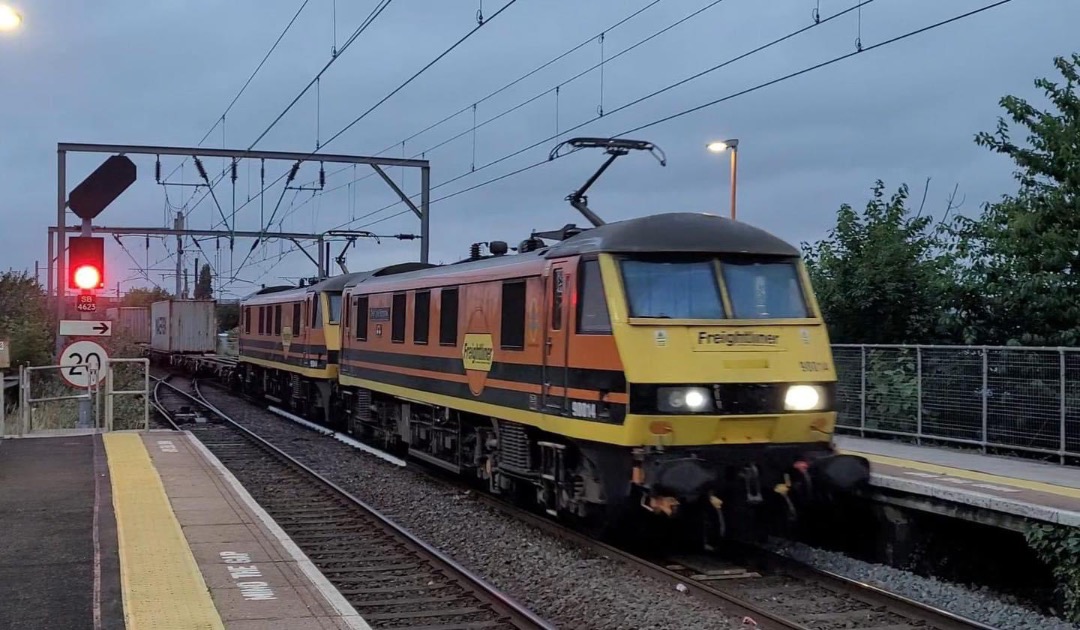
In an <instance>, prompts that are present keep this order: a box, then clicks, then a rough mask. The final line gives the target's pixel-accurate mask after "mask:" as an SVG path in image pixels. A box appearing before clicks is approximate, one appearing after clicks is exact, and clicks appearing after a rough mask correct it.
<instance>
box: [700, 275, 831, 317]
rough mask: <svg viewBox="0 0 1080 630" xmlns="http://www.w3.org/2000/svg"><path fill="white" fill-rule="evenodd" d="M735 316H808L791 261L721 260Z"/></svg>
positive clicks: (733, 315) (797, 276) (797, 277)
mask: <svg viewBox="0 0 1080 630" xmlns="http://www.w3.org/2000/svg"><path fill="white" fill-rule="evenodd" d="M720 269H721V272H722V273H723V275H724V284H725V285H726V286H727V292H728V296H730V298H731V307H732V309H733V310H734V311H735V312H734V313H732V317H733V318H735V319H786V318H792V319H795V318H803V317H809V316H810V314H809V309H808V308H807V307H806V299H805V298H804V297H803V292H802V287H801V286H800V283H799V272H798V269H796V267H795V263H793V262H790V261H781V262H771V261H770V262H743V261H737V262H736V261H725V260H721V262H720Z"/></svg>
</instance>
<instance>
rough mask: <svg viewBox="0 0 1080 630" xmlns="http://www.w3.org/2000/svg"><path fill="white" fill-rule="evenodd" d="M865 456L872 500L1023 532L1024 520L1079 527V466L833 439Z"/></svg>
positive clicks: (840, 437)
mask: <svg viewBox="0 0 1080 630" xmlns="http://www.w3.org/2000/svg"><path fill="white" fill-rule="evenodd" d="M836 445H837V448H838V449H840V451H842V452H846V453H851V454H856V455H861V456H863V457H866V458H867V459H868V460H869V461H870V467H871V480H870V483H871V488H872V489H871V491H870V492H871V497H872V498H873V499H874V500H875V501H878V502H881V503H885V504H892V505H896V506H899V507H904V508H909V509H917V510H922V511H926V512H933V513H937V514H942V515H945V516H949V517H954V518H963V519H966V520H969V521H973V522H978V523H983V524H987V525H993V526H996V527H1003V528H1007V529H1013V530H1017V531H1023V529H1024V528H1025V522H1026V521H1027V520H1036V521H1044V522H1048V523H1057V524H1060V525H1067V526H1071V527H1080V469H1078V468H1075V467H1070V466H1062V465H1058V464H1047V463H1041V462H1035V461H1025V460H1019V459H1014V458H1007V457H999V456H992V455H982V454H979V453H968V452H962V451H957V450H950V449H944V448H935V447H925V446H917V445H912V444H906V443H901V442H893V441H887V440H874V439H865V438H858V437H851V436H836Z"/></svg>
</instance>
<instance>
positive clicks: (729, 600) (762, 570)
mask: <svg viewBox="0 0 1080 630" xmlns="http://www.w3.org/2000/svg"><path fill="white" fill-rule="evenodd" d="M211 385H212V386H214V387H215V388H216V389H219V390H220V391H221V392H222V393H223V394H225V395H228V396H232V397H236V398H238V399H239V400H243V401H244V402H246V403H249V404H255V405H258V402H257V401H252V400H250V399H248V398H246V397H238V396H236V394H234V393H232V392H230V391H228V390H227V389H224V388H221V387H219V386H218V385H217V384H216V383H212V382H211ZM259 406H262V405H259ZM324 431H328V430H324ZM410 466H415V467H416V468H419V469H421V470H423V471H424V472H426V473H427V474H429V475H430V476H431V477H434V478H437V479H439V480H440V481H441V482H443V483H446V484H449V485H451V486H454V487H456V488H458V489H461V490H466V489H469V490H472V488H469V487H468V486H466V485H465V484H464V483H462V482H460V481H458V480H454V479H451V478H448V477H447V476H446V475H445V473H444V471H443V470H442V469H439V468H436V467H433V466H430V465H427V464H425V463H423V462H415V463H414V462H410ZM471 496H473V497H475V498H476V499H478V500H480V501H483V502H485V503H486V504H488V505H490V506H492V507H494V508H496V509H498V510H500V511H501V512H503V513H505V514H507V515H509V516H511V517H513V518H516V519H518V520H522V521H525V522H528V523H530V524H532V525H534V526H536V527H538V528H540V529H542V530H544V531H546V532H548V533H551V534H554V535H556V536H559V537H561V538H563V539H565V540H567V541H570V542H573V543H575V544H578V545H580V546H582V547H586V548H590V549H593V550H596V551H600V552H602V553H603V554H604V555H607V556H608V557H610V558H613V559H616V560H618V561H620V562H622V563H623V564H625V565H627V566H628V567H629V568H631V569H633V570H635V571H638V572H640V573H643V574H645V575H649V576H652V577H654V578H658V579H661V580H664V581H667V582H668V583H670V584H671V585H672V586H673V587H676V588H678V590H680V591H684V592H687V593H690V594H693V595H694V596H697V597H700V598H702V599H704V600H707V601H713V602H715V603H716V604H717V605H718V606H720V607H722V608H724V609H725V610H728V611H730V612H733V613H736V614H738V615H740V616H743V617H744V618H745V620H746V624H747V625H748V627H756V628H761V629H766V628H769V629H774V628H775V629H782V630H834V629H841V628H842V629H845V630H997V629H996V628H994V627H992V626H988V625H985V624H982V623H980V622H977V621H974V620H969V619H965V618H962V617H959V616H957V615H955V614H953V613H950V612H949V611H946V610H942V609H939V608H936V607H933V606H929V605H926V604H923V603H921V602H917V601H914V600H911V599H908V598H905V597H903V596H900V595H896V594H894V593H890V592H888V591H886V590H884V589H881V588H877V587H875V586H873V585H870V584H865V583H862V582H859V581H856V580H851V579H849V578H846V577H843V576H840V575H836V574H833V573H829V572H827V571H823V570H819V569H816V568H814V567H811V566H808V565H804V564H802V563H800V562H798V561H797V560H793V559H790V558H787V557H785V556H781V555H779V554H775V553H772V552H769V551H766V550H763V549H760V548H756V547H742V548H740V549H738V552H739V553H740V554H741V556H742V558H741V559H740V561H739V562H738V563H735V562H732V561H730V560H726V559H724V558H722V557H720V556H718V555H711V554H690V555H671V556H661V557H644V556H642V555H638V554H635V553H632V552H630V551H627V550H624V549H620V548H618V547H615V546H612V545H608V544H606V543H604V542H601V541H598V540H596V539H594V538H592V537H589V536H588V535H586V534H584V533H581V532H579V531H576V530H573V529H571V528H569V527H566V526H564V525H562V524H560V523H557V522H555V521H552V520H551V519H549V518H547V517H545V516H542V515H540V514H536V513H533V512H530V511H528V510H525V509H522V508H521V507H518V506H516V505H513V504H511V503H509V502H508V501H506V500H503V499H501V498H499V497H494V496H491V495H487V494H483V493H478V492H472V493H471Z"/></svg>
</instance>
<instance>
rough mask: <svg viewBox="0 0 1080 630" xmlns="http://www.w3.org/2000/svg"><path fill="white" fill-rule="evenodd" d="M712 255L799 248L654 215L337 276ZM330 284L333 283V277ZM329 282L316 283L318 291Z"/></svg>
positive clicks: (757, 231) (704, 219)
mask: <svg viewBox="0 0 1080 630" xmlns="http://www.w3.org/2000/svg"><path fill="white" fill-rule="evenodd" d="M601 252H603V253H628V254H633V253H663V252H672V253H712V254H759V255H764V256H784V257H797V256H799V250H798V249H796V248H795V247H793V246H792V245H790V244H789V243H787V242H786V241H784V240H782V239H780V238H778V237H776V236H773V235H772V234H770V233H768V232H766V231H765V230H762V229H761V228H756V227H753V226H751V225H747V224H745V223H739V222H737V221H732V220H731V219H726V218H724V217H720V216H716V215H711V214H702V213H693V212H678V213H669V214H657V215H652V216H648V217H642V218H637V219H627V220H625V221H619V222H617V223H607V224H605V225H601V226H599V227H594V228H589V229H586V230H585V231H583V232H581V233H579V234H575V235H574V236H572V237H570V238H568V239H566V240H564V241H560V242H558V243H556V244H554V245H552V246H550V247H543V248H540V249H537V250H535V251H531V252H526V253H523V254H505V255H502V256H486V257H484V258H478V259H475V260H472V259H469V260H462V261H460V262H457V263H452V264H447V265H424V264H422V263H402V264H399V265H391V266H389V267H383V268H381V269H377V270H373V271H367V272H358V273H352V274H347V275H344V276H338V278H340V279H341V284H340V285H338V286H341V287H353V286H356V285H359V284H362V283H366V282H372V281H375V282H377V281H378V279H379V278H380V277H388V278H393V279H395V280H408V279H413V278H418V277H430V276H439V275H443V274H453V273H456V272H462V271H470V270H475V269H484V268H488V267H500V266H504V265H513V264H521V263H525V262H527V261H528V260H530V259H534V260H535V258H538V257H539V258H561V257H564V256H576V255H580V254H591V253H601ZM331 280H333V279H331ZM327 282H329V281H324V282H323V283H322V284H321V285H317V286H318V287H319V289H320V290H326V289H325V288H324V287H325V286H326V283H327Z"/></svg>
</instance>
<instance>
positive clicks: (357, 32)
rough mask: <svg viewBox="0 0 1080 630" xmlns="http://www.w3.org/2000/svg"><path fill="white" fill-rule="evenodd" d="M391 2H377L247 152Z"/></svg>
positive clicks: (388, 0) (384, 0)
mask: <svg viewBox="0 0 1080 630" xmlns="http://www.w3.org/2000/svg"><path fill="white" fill-rule="evenodd" d="M393 1H394V0H379V3H378V4H377V5H375V8H374V9H372V10H371V13H369V14H368V16H367V17H366V18H364V21H363V22H361V23H360V26H357V27H356V30H355V31H353V33H352V35H350V36H349V38H348V39H347V40H345V43H344V44H342V45H341V48H339V49H337V52H336V54H334V55H332V56H331V57H330V61H327V62H326V65H325V66H323V68H322V70H319V72H318V73H317V74H316V75H315V77H314V78H312V79H311V81H309V82H308V84H307V85H305V86H304V88H303V89H302V90H300V93H299V94H297V95H296V98H294V99H293V100H292V101H291V102H290V103H289V104H288V105H286V106H285V109H284V110H282V112H281V113H280V114H278V115H277V118H275V119H274V120H273V122H271V123H270V125H269V126H267V127H266V129H265V130H263V132H262V133H261V134H259V137H257V138H255V141H254V142H252V143H251V146H249V147H248V151H250V150H252V149H254V148H255V145H257V144H259V141H261V140H262V139H263V138H265V137H266V134H268V133H270V130H271V129H273V128H274V127H275V126H276V125H277V124H278V123H279V122H281V119H282V118H284V117H285V114H288V113H289V110H291V109H292V108H293V106H294V105H296V103H297V102H298V101H299V100H300V99H301V98H303V96H304V95H305V94H307V92H308V90H310V89H311V87H312V86H313V85H315V84H316V83H318V82H319V79H321V78H322V75H323V74H325V73H326V71H327V70H329V69H330V66H332V65H334V62H336V61H337V60H338V59H340V58H341V55H342V53H344V52H345V51H346V50H348V48H349V46H352V45H353V42H355V41H356V40H357V39H359V37H360V35H361V34H363V33H364V31H366V30H367V29H368V27H369V26H371V25H372V24H373V23H374V22H375V20H376V19H377V18H378V17H379V16H380V15H381V14H382V12H383V11H385V10H386V7H388V6H390V3H391V2H393Z"/></svg>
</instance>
